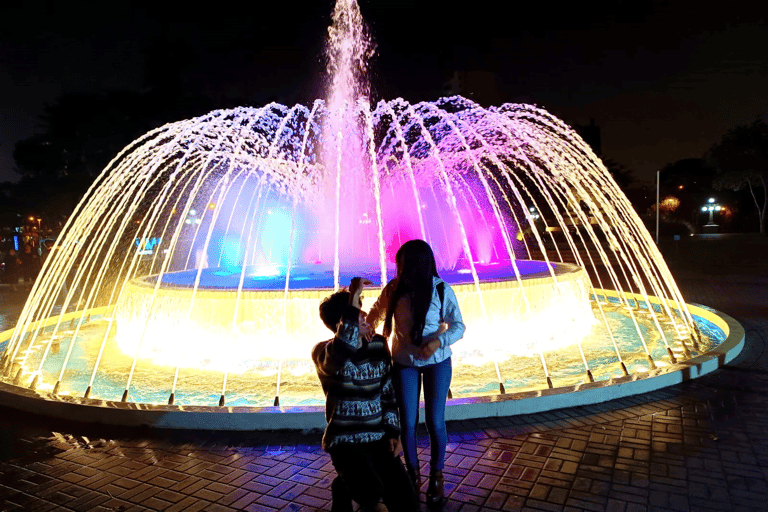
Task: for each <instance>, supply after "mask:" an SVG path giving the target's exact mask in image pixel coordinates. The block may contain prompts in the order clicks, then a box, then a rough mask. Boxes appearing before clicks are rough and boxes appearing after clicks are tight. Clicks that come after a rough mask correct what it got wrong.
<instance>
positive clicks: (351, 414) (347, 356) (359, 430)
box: [312, 306, 400, 451]
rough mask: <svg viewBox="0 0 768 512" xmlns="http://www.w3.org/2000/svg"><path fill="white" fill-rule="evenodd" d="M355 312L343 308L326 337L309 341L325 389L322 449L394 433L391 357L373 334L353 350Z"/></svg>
mask: <svg viewBox="0 0 768 512" xmlns="http://www.w3.org/2000/svg"><path fill="white" fill-rule="evenodd" d="M359 315H360V310H359V309H357V308H355V307H352V306H349V308H347V310H346V311H345V312H344V315H343V316H342V319H341V321H340V322H339V325H338V328H337V331H336V336H335V337H334V338H333V339H332V340H328V341H324V342H322V343H318V344H317V345H315V348H313V349H312V360H313V361H314V362H315V367H316V369H317V376H318V377H319V378H320V383H321V384H322V386H323V392H324V393H325V419H326V421H327V422H328V426H327V427H326V429H325V434H324V435H323V449H324V450H326V451H328V450H329V449H331V448H333V447H334V446H336V445H338V444H343V443H344V444H346V443H351V444H357V443H370V442H373V441H378V440H381V439H385V438H397V437H398V436H399V435H400V422H399V420H398V415H397V402H396V400H395V390H394V388H393V387H392V378H391V368H392V356H391V354H390V352H389V347H388V346H387V340H386V339H385V338H384V337H383V336H380V335H378V334H377V335H375V336H374V337H373V338H372V339H371V341H370V342H366V341H365V340H363V345H362V346H361V347H360V348H359V349H358V348H357V344H358V337H359V332H360V331H359V328H358V319H359Z"/></svg>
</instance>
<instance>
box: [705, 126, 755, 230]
mask: <svg viewBox="0 0 768 512" xmlns="http://www.w3.org/2000/svg"><path fill="white" fill-rule="evenodd" d="M708 159H709V160H710V161H711V162H712V163H713V164H714V165H715V166H716V168H717V170H718V175H717V177H716V178H715V181H714V183H713V186H714V187H715V188H716V189H718V190H723V189H728V190H735V191H739V190H742V189H744V188H747V189H748V190H749V193H750V195H751V197H752V200H753V201H754V203H755V207H756V208H757V213H758V219H759V226H760V234H762V235H765V234H766V227H767V226H766V220H768V219H766V206H767V205H768V124H766V122H765V121H763V120H757V121H755V122H753V123H752V124H750V125H746V126H737V127H736V128H733V129H731V130H729V131H728V132H727V133H726V134H725V135H724V136H723V138H722V139H721V140H720V142H718V143H717V144H715V145H714V146H712V148H710V150H709V153H708ZM761 187H762V191H759V190H758V189H760V188H761Z"/></svg>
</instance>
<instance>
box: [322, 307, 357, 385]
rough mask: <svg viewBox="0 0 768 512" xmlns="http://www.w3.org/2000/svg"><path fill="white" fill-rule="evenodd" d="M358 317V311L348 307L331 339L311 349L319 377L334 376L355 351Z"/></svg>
mask: <svg viewBox="0 0 768 512" xmlns="http://www.w3.org/2000/svg"><path fill="white" fill-rule="evenodd" d="M359 316H360V310H359V309H357V308H355V307H353V306H349V307H348V308H347V310H346V311H344V314H343V315H342V317H341V321H340V322H339V325H338V328H337V330H336V335H335V336H334V337H333V339H332V340H329V341H324V342H322V343H318V344H317V345H315V348H314V349H312V361H313V362H314V363H315V366H316V367H317V373H318V374H319V375H320V376H321V377H323V376H329V375H336V374H337V373H338V372H339V370H340V369H341V368H342V367H343V366H344V363H346V362H347V361H348V360H349V359H350V358H351V357H352V355H353V354H354V353H355V352H356V351H357V348H358V345H359V343H360V341H359V336H358V333H359V329H358V325H357V322H358V318H359Z"/></svg>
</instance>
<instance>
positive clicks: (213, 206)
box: [208, 203, 216, 210]
mask: <svg viewBox="0 0 768 512" xmlns="http://www.w3.org/2000/svg"><path fill="white" fill-rule="evenodd" d="M215 208H216V203H210V204H209V205H208V209H209V210H213V209H215Z"/></svg>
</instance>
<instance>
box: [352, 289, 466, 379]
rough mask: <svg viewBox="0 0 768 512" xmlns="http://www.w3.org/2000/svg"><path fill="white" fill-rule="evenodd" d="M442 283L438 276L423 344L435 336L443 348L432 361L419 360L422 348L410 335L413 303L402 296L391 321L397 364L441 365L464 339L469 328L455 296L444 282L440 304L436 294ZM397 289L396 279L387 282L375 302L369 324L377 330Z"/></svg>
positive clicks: (394, 356) (425, 325)
mask: <svg viewBox="0 0 768 512" xmlns="http://www.w3.org/2000/svg"><path fill="white" fill-rule="evenodd" d="M441 282H443V280H442V279H440V278H439V277H433V278H432V301H431V303H430V305H429V310H428V311H427V317H426V319H425V321H424V331H423V332H422V340H423V341H422V343H423V344H424V343H428V342H429V341H431V340H432V339H434V338H435V337H436V338H437V339H439V340H440V347H439V348H438V349H437V351H435V353H434V354H432V356H430V357H429V359H419V358H418V357H417V356H418V352H419V347H418V346H416V345H414V344H413V343H412V341H411V335H410V333H411V326H412V325H413V316H412V314H411V301H410V299H409V298H408V297H407V296H406V297H401V298H400V300H399V301H398V303H397V306H396V307H395V311H394V315H393V317H394V318H393V322H392V324H393V325H392V337H391V346H392V359H393V360H394V362H396V363H399V364H402V365H405V366H426V365H430V364H437V363H440V362H442V361H445V360H446V359H448V358H449V357H451V354H452V351H451V345H453V344H454V343H456V342H457V341H459V340H460V339H461V338H462V337H464V331H465V329H466V328H465V326H464V322H463V320H462V319H461V311H460V310H459V303H458V301H457V300H456V294H455V293H454V292H453V289H452V288H451V287H450V286H449V285H448V283H445V291H444V294H443V301H442V304H441V302H440V294H439V293H438V291H437V285H438V284H439V283H441ZM395 288H397V278H395V279H392V280H391V281H390V282H389V283H387V286H385V287H384V289H383V290H382V292H381V295H379V298H378V299H376V303H375V304H374V305H373V307H372V308H371V310H370V311H369V312H368V316H367V320H368V323H370V324H371V325H372V326H373V327H374V328H375V327H377V326H378V325H379V324H381V323H382V322H383V321H384V318H385V317H386V315H387V308H388V307H389V302H390V300H391V298H392V295H393V294H394V292H395ZM441 306H442V307H441ZM441 320H442V322H441Z"/></svg>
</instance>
